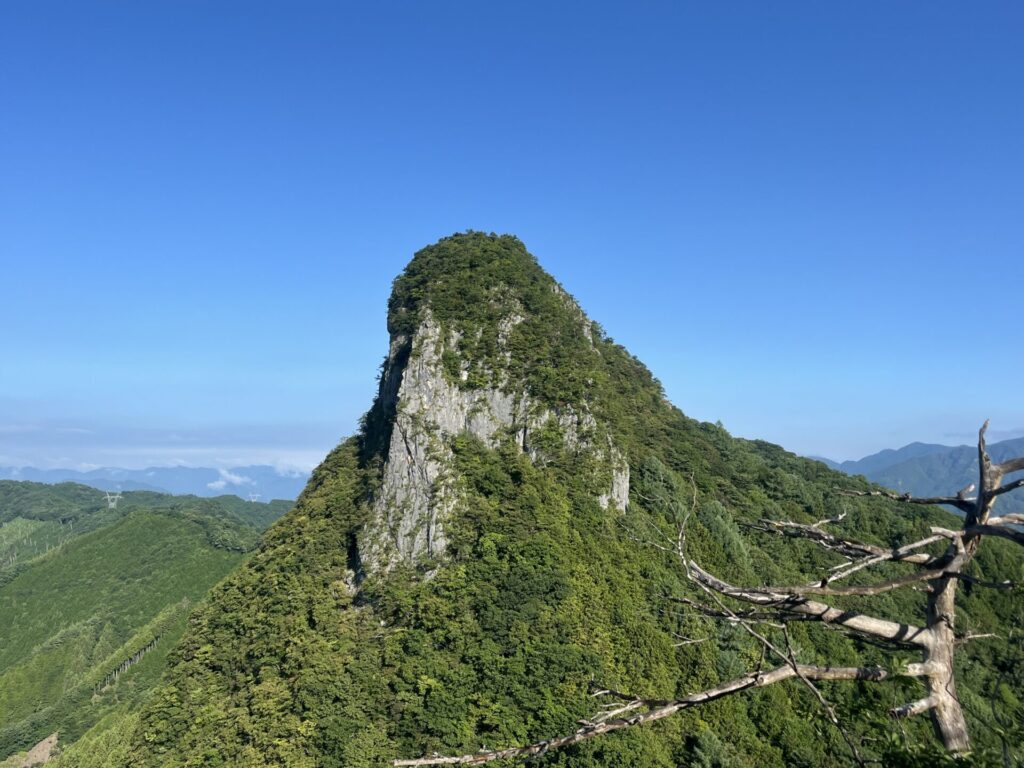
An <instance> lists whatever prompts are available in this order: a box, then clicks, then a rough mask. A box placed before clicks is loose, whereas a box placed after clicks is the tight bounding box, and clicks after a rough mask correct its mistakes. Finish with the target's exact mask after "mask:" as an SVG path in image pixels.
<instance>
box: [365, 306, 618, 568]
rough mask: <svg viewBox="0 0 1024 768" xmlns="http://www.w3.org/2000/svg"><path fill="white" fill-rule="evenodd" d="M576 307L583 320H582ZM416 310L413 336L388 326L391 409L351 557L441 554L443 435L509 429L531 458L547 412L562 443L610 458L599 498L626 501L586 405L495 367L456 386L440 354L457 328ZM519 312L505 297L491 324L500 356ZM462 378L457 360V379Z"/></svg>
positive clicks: (490, 436)
mask: <svg viewBox="0 0 1024 768" xmlns="http://www.w3.org/2000/svg"><path fill="white" fill-rule="evenodd" d="M561 295H562V296H564V297H565V301H567V302H572V299H571V298H569V297H568V296H567V295H565V294H564V293H562V294H561ZM573 305H574V306H575V302H573ZM580 315H581V318H583V319H582V322H584V323H585V324H586V326H587V328H588V330H589V321H586V319H585V317H583V316H582V312H581V313H580ZM421 316H422V320H421V322H420V325H419V327H418V328H417V330H416V331H415V332H414V333H413V334H412V335H411V337H409V336H406V335H404V334H393V335H392V339H391V344H390V349H389V355H388V360H387V362H386V363H385V370H384V375H383V376H382V378H381V385H380V393H379V395H378V397H379V400H380V402H379V403H378V405H379V406H380V407H382V409H383V411H384V412H385V413H393V414H394V417H393V419H392V422H391V425H390V431H391V434H390V438H389V440H388V441H387V449H386V454H385V456H386V458H385V463H384V468H383V476H382V480H381V486H380V490H379V492H378V493H377V494H376V495H375V497H374V499H373V512H372V515H371V519H370V522H369V524H368V525H367V526H366V528H365V530H364V531H363V532H361V534H360V536H359V559H360V563H361V566H362V567H363V568H364V569H365V571H366V572H367V573H372V572H374V571H375V570H377V569H381V568H387V567H389V566H391V565H394V564H396V563H398V562H405V563H407V564H410V565H415V564H418V563H421V562H423V561H425V560H434V559H436V558H439V557H441V556H443V555H444V553H445V547H446V539H445V530H444V529H445V521H446V519H448V518H449V517H450V516H451V515H452V513H453V512H454V511H455V510H456V509H457V508H458V504H459V502H460V498H459V492H458V488H457V485H456V482H455V481H456V478H455V477H454V474H453V473H452V472H451V471H450V468H451V466H452V461H453V456H452V450H451V448H450V439H451V438H453V437H455V436H457V435H460V434H469V435H472V436H474V437H476V438H477V439H479V440H480V441H482V442H483V443H484V444H485V445H488V446H491V447H493V446H494V445H495V444H496V443H497V441H498V440H499V439H500V438H502V437H508V436H510V435H511V436H514V439H515V442H516V444H517V445H518V446H520V448H521V449H522V450H523V451H525V452H526V453H527V454H528V455H529V456H530V458H531V459H533V460H534V461H537V460H542V458H543V457H542V452H541V451H540V450H539V449H537V448H536V447H534V446H533V445H531V440H530V438H531V435H532V434H533V433H534V432H535V431H536V430H538V429H540V428H541V427H543V426H545V425H546V424H548V422H549V421H551V420H554V421H555V422H556V423H557V425H558V429H559V431H560V433H561V434H562V436H563V441H564V444H565V446H566V447H567V448H568V449H570V450H572V451H575V452H580V451H590V452H592V453H593V454H594V456H595V458H598V459H599V460H600V461H602V462H604V463H606V464H607V465H608V471H609V473H610V475H611V477H612V482H611V485H610V487H609V488H608V490H607V492H605V493H602V494H600V496H599V497H598V502H599V503H600V504H601V506H602V507H603V508H605V509H607V508H608V507H609V506H613V507H615V508H616V509H618V510H619V511H625V509H626V504H627V503H628V500H629V465H628V463H627V462H626V459H625V457H624V455H623V453H622V452H621V451H620V450H619V449H618V448H616V446H615V445H614V444H613V443H612V441H611V438H610V437H605V439H604V440H603V441H602V440H601V439H600V438H599V437H598V435H599V434H601V431H600V430H599V429H598V428H597V427H598V425H597V423H596V421H595V419H594V417H593V416H592V415H591V414H590V412H589V411H587V410H585V409H582V410H579V409H574V408H571V407H565V408H562V409H559V410H558V411H556V410H552V409H550V408H544V407H543V406H541V405H540V404H538V403H537V402H536V401H534V400H533V399H532V398H530V397H529V396H528V395H527V393H526V392H524V391H516V390H515V388H514V387H509V386H508V382H507V381H506V380H503V378H502V377H501V375H500V374H499V373H497V372H494V375H493V376H492V378H493V379H494V380H496V381H497V383H496V384H495V385H493V386H488V387H482V388H473V389H468V388H464V387H460V386H459V384H458V383H457V382H456V381H454V380H453V377H452V375H451V373H450V372H448V371H446V370H445V366H444V361H443V358H444V355H445V353H446V352H450V353H455V354H457V353H458V352H459V342H460V340H461V339H460V334H459V333H458V332H456V331H448V332H446V331H445V329H444V328H443V327H442V326H441V324H440V323H439V322H438V321H437V320H436V318H435V317H434V315H433V313H432V312H431V310H430V308H429V307H425V308H423V309H422V310H421ZM522 320H523V316H522V315H521V314H520V312H519V308H518V306H517V305H516V304H515V302H510V306H509V312H508V314H507V315H505V316H504V317H503V318H502V320H501V321H500V322H499V323H498V325H497V338H496V344H497V347H498V349H499V350H500V354H501V355H502V356H504V357H506V358H507V357H508V355H509V352H508V336H509V333H510V331H511V329H512V328H514V327H515V325H517V324H518V323H520V322H522ZM588 341H589V337H588ZM465 378H466V371H465V366H463V370H461V371H460V374H459V379H461V380H463V381H464V380H465Z"/></svg>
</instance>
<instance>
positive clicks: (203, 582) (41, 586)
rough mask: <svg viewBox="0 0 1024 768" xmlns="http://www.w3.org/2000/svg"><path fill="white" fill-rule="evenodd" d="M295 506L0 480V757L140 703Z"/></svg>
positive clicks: (74, 732)
mask: <svg viewBox="0 0 1024 768" xmlns="http://www.w3.org/2000/svg"><path fill="white" fill-rule="evenodd" d="M289 506H290V505H289V504H287V503H286V502H276V503H274V504H269V505H268V504H251V503H249V502H242V501H241V500H240V499H238V498H236V497H233V496H232V497H224V498H219V499H198V498H195V497H181V496H167V495H164V494H156V493H126V494H124V495H123V497H122V498H121V499H119V500H118V502H117V504H116V507H114V508H111V507H110V505H109V504H108V501H107V498H106V496H105V495H104V494H103V493H100V492H99V491H97V490H95V489H93V488H89V487H86V486H82V485H76V484H73V483H65V484H61V485H43V484H39V483H27V482H14V481H0V764H5V765H6V764H12V765H18V764H19V762H18V760H17V759H14V758H12V760H11V761H10V763H3V761H4V758H7V757H9V756H10V755H12V753H17V752H22V751H24V750H26V749H28V748H29V747H31V746H32V745H33V744H35V743H37V742H39V741H40V740H42V739H43V738H45V737H46V736H48V735H49V734H51V733H54V732H58V733H59V737H60V738H59V742H58V744H59V746H61V747H63V746H65V745H68V744H70V743H72V742H74V741H76V740H77V739H78V738H79V737H80V736H81V735H83V734H84V733H86V732H87V731H88V730H89V729H91V728H93V727H94V726H95V725H96V724H97V723H98V722H99V721H100V720H102V719H103V718H106V717H108V716H115V717H118V718H119V717H121V716H122V715H124V714H126V713H132V712H135V711H137V710H138V708H139V707H140V706H141V702H142V701H143V700H144V698H145V697H146V695H148V692H149V690H150V689H151V688H152V686H153V685H154V684H155V682H156V680H157V679H158V678H159V675H160V671H161V669H162V665H163V660H164V658H165V657H166V654H167V652H168V650H169V649H170V648H172V647H173V646H174V645H175V643H176V642H177V641H178V638H180V636H181V633H182V631H183V630H184V628H185V621H186V618H187V616H188V614H189V612H190V611H191V609H192V607H194V605H195V604H196V602H197V601H199V600H201V599H202V598H203V596H204V595H205V594H206V592H207V591H208V590H209V588H210V587H211V586H212V585H213V584H215V583H216V582H217V581H219V580H220V579H221V578H223V577H224V576H226V575H227V574H228V573H229V572H230V571H231V570H232V569H233V568H235V567H236V566H237V565H238V564H239V563H241V562H242V561H243V560H244V559H245V557H246V553H247V552H249V551H251V550H252V548H253V547H254V546H255V545H256V542H257V541H258V539H259V535H260V532H261V531H262V530H263V529H265V528H266V526H267V525H269V524H270V522H272V521H273V520H275V519H277V518H278V517H280V516H281V514H283V513H284V512H285V511H286V510H287V509H288V507H289Z"/></svg>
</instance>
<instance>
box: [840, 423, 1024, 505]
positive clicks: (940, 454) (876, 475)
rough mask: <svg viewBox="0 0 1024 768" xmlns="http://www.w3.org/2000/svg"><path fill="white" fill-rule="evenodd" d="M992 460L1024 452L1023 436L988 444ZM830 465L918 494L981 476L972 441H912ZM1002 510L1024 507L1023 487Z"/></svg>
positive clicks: (929, 493)
mask: <svg viewBox="0 0 1024 768" xmlns="http://www.w3.org/2000/svg"><path fill="white" fill-rule="evenodd" d="M988 452H989V455H990V456H991V457H992V460H993V461H996V462H1000V461H1005V460H1007V459H1009V458H1011V457H1013V456H1020V455H1022V454H1024V438H1021V437H1019V438H1015V439H1013V440H1003V441H1002V442H999V443H992V444H991V445H990V446H988ZM830 466H832V467H834V468H835V469H839V470H841V471H843V472H846V473H847V474H850V475H864V476H865V477H866V478H867V479H868V480H871V481H872V482H875V483H878V484H879V485H884V486H885V487H886V488H892V489H893V490H894V491H900V492H901V493H910V494H913V495H915V496H942V495H945V494H947V493H949V490H950V489H951V488H952V489H959V488H964V487H966V486H967V485H969V484H971V483H976V482H977V480H978V449H977V447H976V446H970V445H958V446H948V445H932V444H926V443H911V444H910V445H906V446H904V447H903V448H900V449H898V450H891V449H890V450H885V451H880V452H879V453H876V454H872V455H871V456H866V457H864V458H863V459H860V460H858V461H844V462H842V463H841V464H835V463H834V462H831V463H830ZM1000 505H1001V506H1002V508H1003V511H1004V512H1006V511H1014V512H1020V511H1022V510H1024V489H1018V490H1016V491H1013V492H1011V493H1010V494H1008V495H1007V496H1006V498H1005V499H1003V500H1002V501H1001V502H1000Z"/></svg>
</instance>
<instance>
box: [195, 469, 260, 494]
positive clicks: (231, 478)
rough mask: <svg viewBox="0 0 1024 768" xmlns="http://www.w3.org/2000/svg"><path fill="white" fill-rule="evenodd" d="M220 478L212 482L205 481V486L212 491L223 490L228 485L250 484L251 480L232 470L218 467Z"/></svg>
mask: <svg viewBox="0 0 1024 768" xmlns="http://www.w3.org/2000/svg"><path fill="white" fill-rule="evenodd" d="M217 471H218V472H219V473H220V478H219V479H217V480H214V481H213V482H212V483H207V484H206V487H207V488H209V489H211V490H214V491H223V490H224V489H225V488H227V487H228V486H229V485H252V484H253V480H252V478H250V477H246V476H245V475H236V474H235V473H234V472H228V471H227V470H226V469H218V470H217Z"/></svg>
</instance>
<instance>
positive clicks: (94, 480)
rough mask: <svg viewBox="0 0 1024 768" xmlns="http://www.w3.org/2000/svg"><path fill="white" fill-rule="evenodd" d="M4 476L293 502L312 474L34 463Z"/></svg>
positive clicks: (1, 472) (5, 470) (6, 470)
mask: <svg viewBox="0 0 1024 768" xmlns="http://www.w3.org/2000/svg"><path fill="white" fill-rule="evenodd" d="M0 479H2V480H22V481H30V482H36V483H54V484H55V483H67V482H72V483H80V484H82V485H88V486H91V487H93V488H98V489H100V490H102V491H106V490H115V489H117V490H122V491H153V492H155V493H173V494H185V495H195V496H205V497H211V496H220V495H223V494H225V493H231V494H235V495H236V496H240V497H242V498H244V499H248V498H249V497H250V495H255V496H258V497H260V498H262V499H263V501H270V500H272V499H287V500H294V499H295V498H297V497H298V495H299V493H300V492H301V491H302V489H303V487H304V486H305V485H306V482H307V480H308V479H309V473H308V472H300V471H298V470H280V469H277V468H275V467H270V466H263V465H255V466H246V467H231V468H229V469H213V468H210V467H147V468H145V469H122V468H120V467H99V468H97V469H90V470H74V469H37V468H35V467H0Z"/></svg>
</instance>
